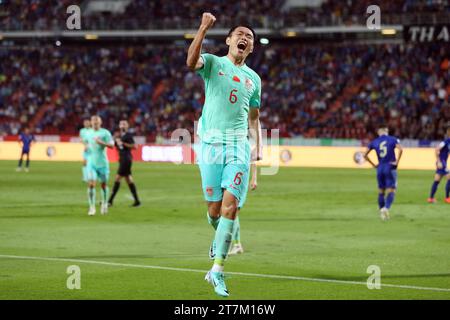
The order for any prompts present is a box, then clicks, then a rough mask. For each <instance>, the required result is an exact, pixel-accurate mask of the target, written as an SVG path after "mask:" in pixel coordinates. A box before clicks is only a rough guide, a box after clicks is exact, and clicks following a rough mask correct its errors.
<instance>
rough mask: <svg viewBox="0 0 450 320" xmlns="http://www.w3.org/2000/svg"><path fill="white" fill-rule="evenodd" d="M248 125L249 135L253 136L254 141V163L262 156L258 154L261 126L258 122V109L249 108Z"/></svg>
mask: <svg viewBox="0 0 450 320" xmlns="http://www.w3.org/2000/svg"><path fill="white" fill-rule="evenodd" d="M248 125H249V128H250V134H251V135H254V137H253V138H254V139H255V141H256V146H255V147H256V159H255V160H256V161H258V160H261V159H262V155H261V154H260V145H261V141H260V140H261V124H260V122H259V109H258V108H250V111H249V115H248Z"/></svg>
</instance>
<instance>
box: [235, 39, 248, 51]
mask: <svg viewBox="0 0 450 320" xmlns="http://www.w3.org/2000/svg"><path fill="white" fill-rule="evenodd" d="M247 46H248V42H247V41H246V40H240V41H239V42H238V44H237V48H238V52H239V53H240V54H243V53H244V52H245V49H247Z"/></svg>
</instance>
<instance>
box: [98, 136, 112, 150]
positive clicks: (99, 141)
mask: <svg viewBox="0 0 450 320" xmlns="http://www.w3.org/2000/svg"><path fill="white" fill-rule="evenodd" d="M95 142H97V143H98V144H99V145H101V146H105V147H107V148H110V149H112V148H114V143H113V142H111V143H107V142H103V141H102V140H101V139H100V138H97V139H95Z"/></svg>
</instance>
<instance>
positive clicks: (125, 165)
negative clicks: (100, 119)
mask: <svg viewBox="0 0 450 320" xmlns="http://www.w3.org/2000/svg"><path fill="white" fill-rule="evenodd" d="M128 128H129V125H128V121H127V120H120V122H119V129H120V138H119V137H116V138H115V145H116V148H117V151H118V152H119V170H117V175H116V180H115V181H114V187H113V190H112V193H111V197H110V198H109V201H108V205H109V206H112V205H113V201H114V197H115V196H116V193H117V191H119V188H120V180H122V178H125V181H126V182H127V183H128V187H129V188H130V191H131V193H132V194H133V198H134V203H133V205H132V207H139V206H140V205H141V202H140V201H139V198H138V195H137V190H136V185H135V184H134V182H133V177H132V176H131V165H132V163H133V156H132V155H131V150H132V149H134V147H135V146H134V137H133V135H132V134H131V133H130V132H128Z"/></svg>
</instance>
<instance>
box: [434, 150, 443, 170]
mask: <svg viewBox="0 0 450 320" xmlns="http://www.w3.org/2000/svg"><path fill="white" fill-rule="evenodd" d="M441 149H442V146H441V145H439V146H437V147H436V149H435V150H434V154H435V156H436V165H437V168H438V169H442V168H443V165H442V162H441V158H440V157H439V154H440V152H441Z"/></svg>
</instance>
